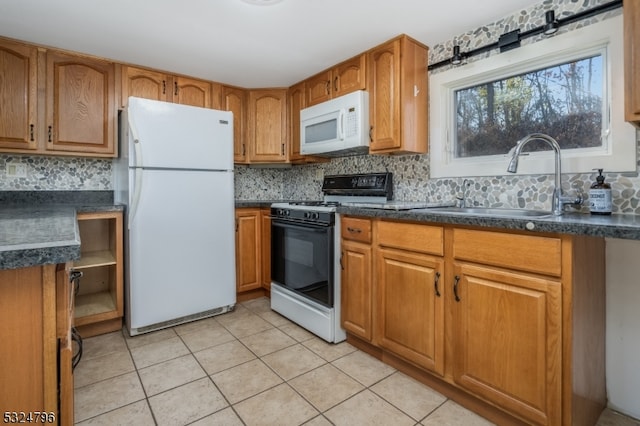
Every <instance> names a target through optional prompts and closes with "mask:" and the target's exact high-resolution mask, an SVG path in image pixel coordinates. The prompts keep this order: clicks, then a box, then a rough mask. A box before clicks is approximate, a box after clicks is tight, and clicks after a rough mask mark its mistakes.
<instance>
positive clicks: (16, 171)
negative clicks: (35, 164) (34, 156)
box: [6, 164, 27, 178]
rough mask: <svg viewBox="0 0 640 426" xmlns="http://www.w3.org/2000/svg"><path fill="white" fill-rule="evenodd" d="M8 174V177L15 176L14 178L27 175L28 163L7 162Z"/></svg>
mask: <svg viewBox="0 0 640 426" xmlns="http://www.w3.org/2000/svg"><path fill="white" fill-rule="evenodd" d="M6 174H7V177H14V178H21V177H27V165H26V164H7V169H6Z"/></svg>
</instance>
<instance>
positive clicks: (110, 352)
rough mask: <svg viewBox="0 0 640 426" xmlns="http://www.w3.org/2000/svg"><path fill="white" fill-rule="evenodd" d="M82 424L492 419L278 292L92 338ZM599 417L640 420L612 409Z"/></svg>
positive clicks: (615, 423)
mask: <svg viewBox="0 0 640 426" xmlns="http://www.w3.org/2000/svg"><path fill="white" fill-rule="evenodd" d="M75 420H76V422H77V424H80V425H136V426H138V425H139V426H143V425H187V424H192V425H225V426H227V425H228V426H233V425H243V424H244V425H279V426H280V425H282V426H285V425H301V424H305V425H313V426H321V425H331V424H334V425H405V424H406V425H424V426H427V425H429V426H435V425H438V426H442V425H446V426H454V425H464V426H475V425H478V426H480V425H490V424H491V423H490V422H488V421H487V420H485V419H483V418H481V417H479V416H478V415H476V414H474V413H472V412H470V411H468V410H466V409H465V408H463V407H461V406H460V405H458V404H456V403H455V402H453V401H451V400H448V399H447V398H445V397H444V396H442V395H440V394H439V393H437V392H435V391H433V390H431V389H430V388H428V387H426V386H424V385H422V384H421V383H419V382H417V381H415V380H413V379H411V378H410V377H408V376H406V375H404V374H402V373H401V372H399V371H397V370H395V369H394V368H392V367H390V366H388V365H386V364H383V363H382V362H380V361H378V360H377V359H375V358H373V357H371V356H369V355H367V354H365V353H364V352H361V351H359V350H357V349H356V348H354V347H353V346H351V345H349V344H348V343H346V342H343V343H340V344H337V345H332V344H328V343H326V342H324V341H323V340H321V339H319V338H318V337H316V336H314V335H313V334H311V333H309V332H307V331H306V330H304V329H302V328H300V327H299V326H297V325H296V324H294V323H292V322H291V321H289V320H287V319H286V318H283V317H282V316H280V315H278V314H277V313H274V312H273V311H271V309H270V307H269V300H268V299H266V298H260V299H255V300H251V301H248V302H244V303H240V304H238V305H237V306H236V309H235V311H234V312H232V313H228V314H224V315H221V316H217V317H214V318H208V319H204V320H200V321H196V322H192V323H189V324H184V325H180V326H176V327H174V328H171V329H166V330H161V331H157V332H154V333H149V334H145V335H141V336H136V337H133V338H131V337H129V336H128V335H127V333H126V331H125V332H114V333H110V334H106V335H102V336H97V337H93V338H89V339H85V344H84V355H83V358H82V361H81V362H80V364H79V366H78V368H77V369H76V371H75ZM598 425H599V426H640V423H639V422H636V421H633V420H631V419H628V418H626V417H624V416H620V415H618V414H616V413H614V412H612V411H610V410H607V411H605V413H604V414H603V415H602V417H601V419H600V422H599V423H598Z"/></svg>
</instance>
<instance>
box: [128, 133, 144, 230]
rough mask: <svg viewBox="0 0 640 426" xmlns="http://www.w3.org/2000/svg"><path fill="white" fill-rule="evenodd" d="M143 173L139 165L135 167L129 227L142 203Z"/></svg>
mask: <svg viewBox="0 0 640 426" xmlns="http://www.w3.org/2000/svg"><path fill="white" fill-rule="evenodd" d="M136 146H137V144H136ZM142 173H143V170H142V169H141V168H139V167H135V168H134V169H133V181H134V184H133V185H134V187H133V199H132V200H131V206H130V208H129V220H128V221H127V222H128V224H129V226H128V228H129V229H131V224H132V223H133V219H134V218H135V216H136V212H137V211H138V204H140V194H141V193H142Z"/></svg>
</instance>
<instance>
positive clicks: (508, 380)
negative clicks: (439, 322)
mask: <svg viewBox="0 0 640 426" xmlns="http://www.w3.org/2000/svg"><path fill="white" fill-rule="evenodd" d="M453 270H454V274H455V276H454V277H452V278H453V286H454V288H453V296H454V297H453V298H452V299H450V300H451V304H452V309H453V318H454V323H453V330H454V331H453V333H454V342H453V347H454V348H455V349H456V352H455V353H454V354H453V356H454V358H453V360H454V361H453V362H454V380H455V381H456V383H457V384H459V385H460V386H462V387H464V388H466V389H467V390H469V391H471V392H473V393H474V394H476V395H479V396H480V397H482V398H484V399H486V400H488V401H491V402H493V403H495V404H497V405H499V406H502V407H504V408H506V409H508V410H509V411H512V412H514V413H517V414H518V415H520V416H522V417H523V418H525V419H527V420H528V421H530V422H532V423H535V424H541V425H558V424H560V423H561V420H560V419H561V400H562V399H561V377H562V371H561V370H562V363H561V362H560V360H561V359H562V347H561V342H562V333H561V331H562V328H561V327H562V325H561V324H562V312H561V285H560V282H558V281H552V280H548V279H544V278H537V277H534V276H532V275H531V274H524V273H516V272H510V271H505V270H500V269H495V268H489V267H484V266H476V265H470V264H466V263H456V264H454V268H453Z"/></svg>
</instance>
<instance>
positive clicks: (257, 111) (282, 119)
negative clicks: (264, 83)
mask: <svg viewBox="0 0 640 426" xmlns="http://www.w3.org/2000/svg"><path fill="white" fill-rule="evenodd" d="M248 122H249V132H248V136H249V137H248V139H249V144H250V146H249V160H250V162H283V161H286V160H287V150H286V140H287V92H286V89H268V90H252V91H250V92H249V120H248Z"/></svg>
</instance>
